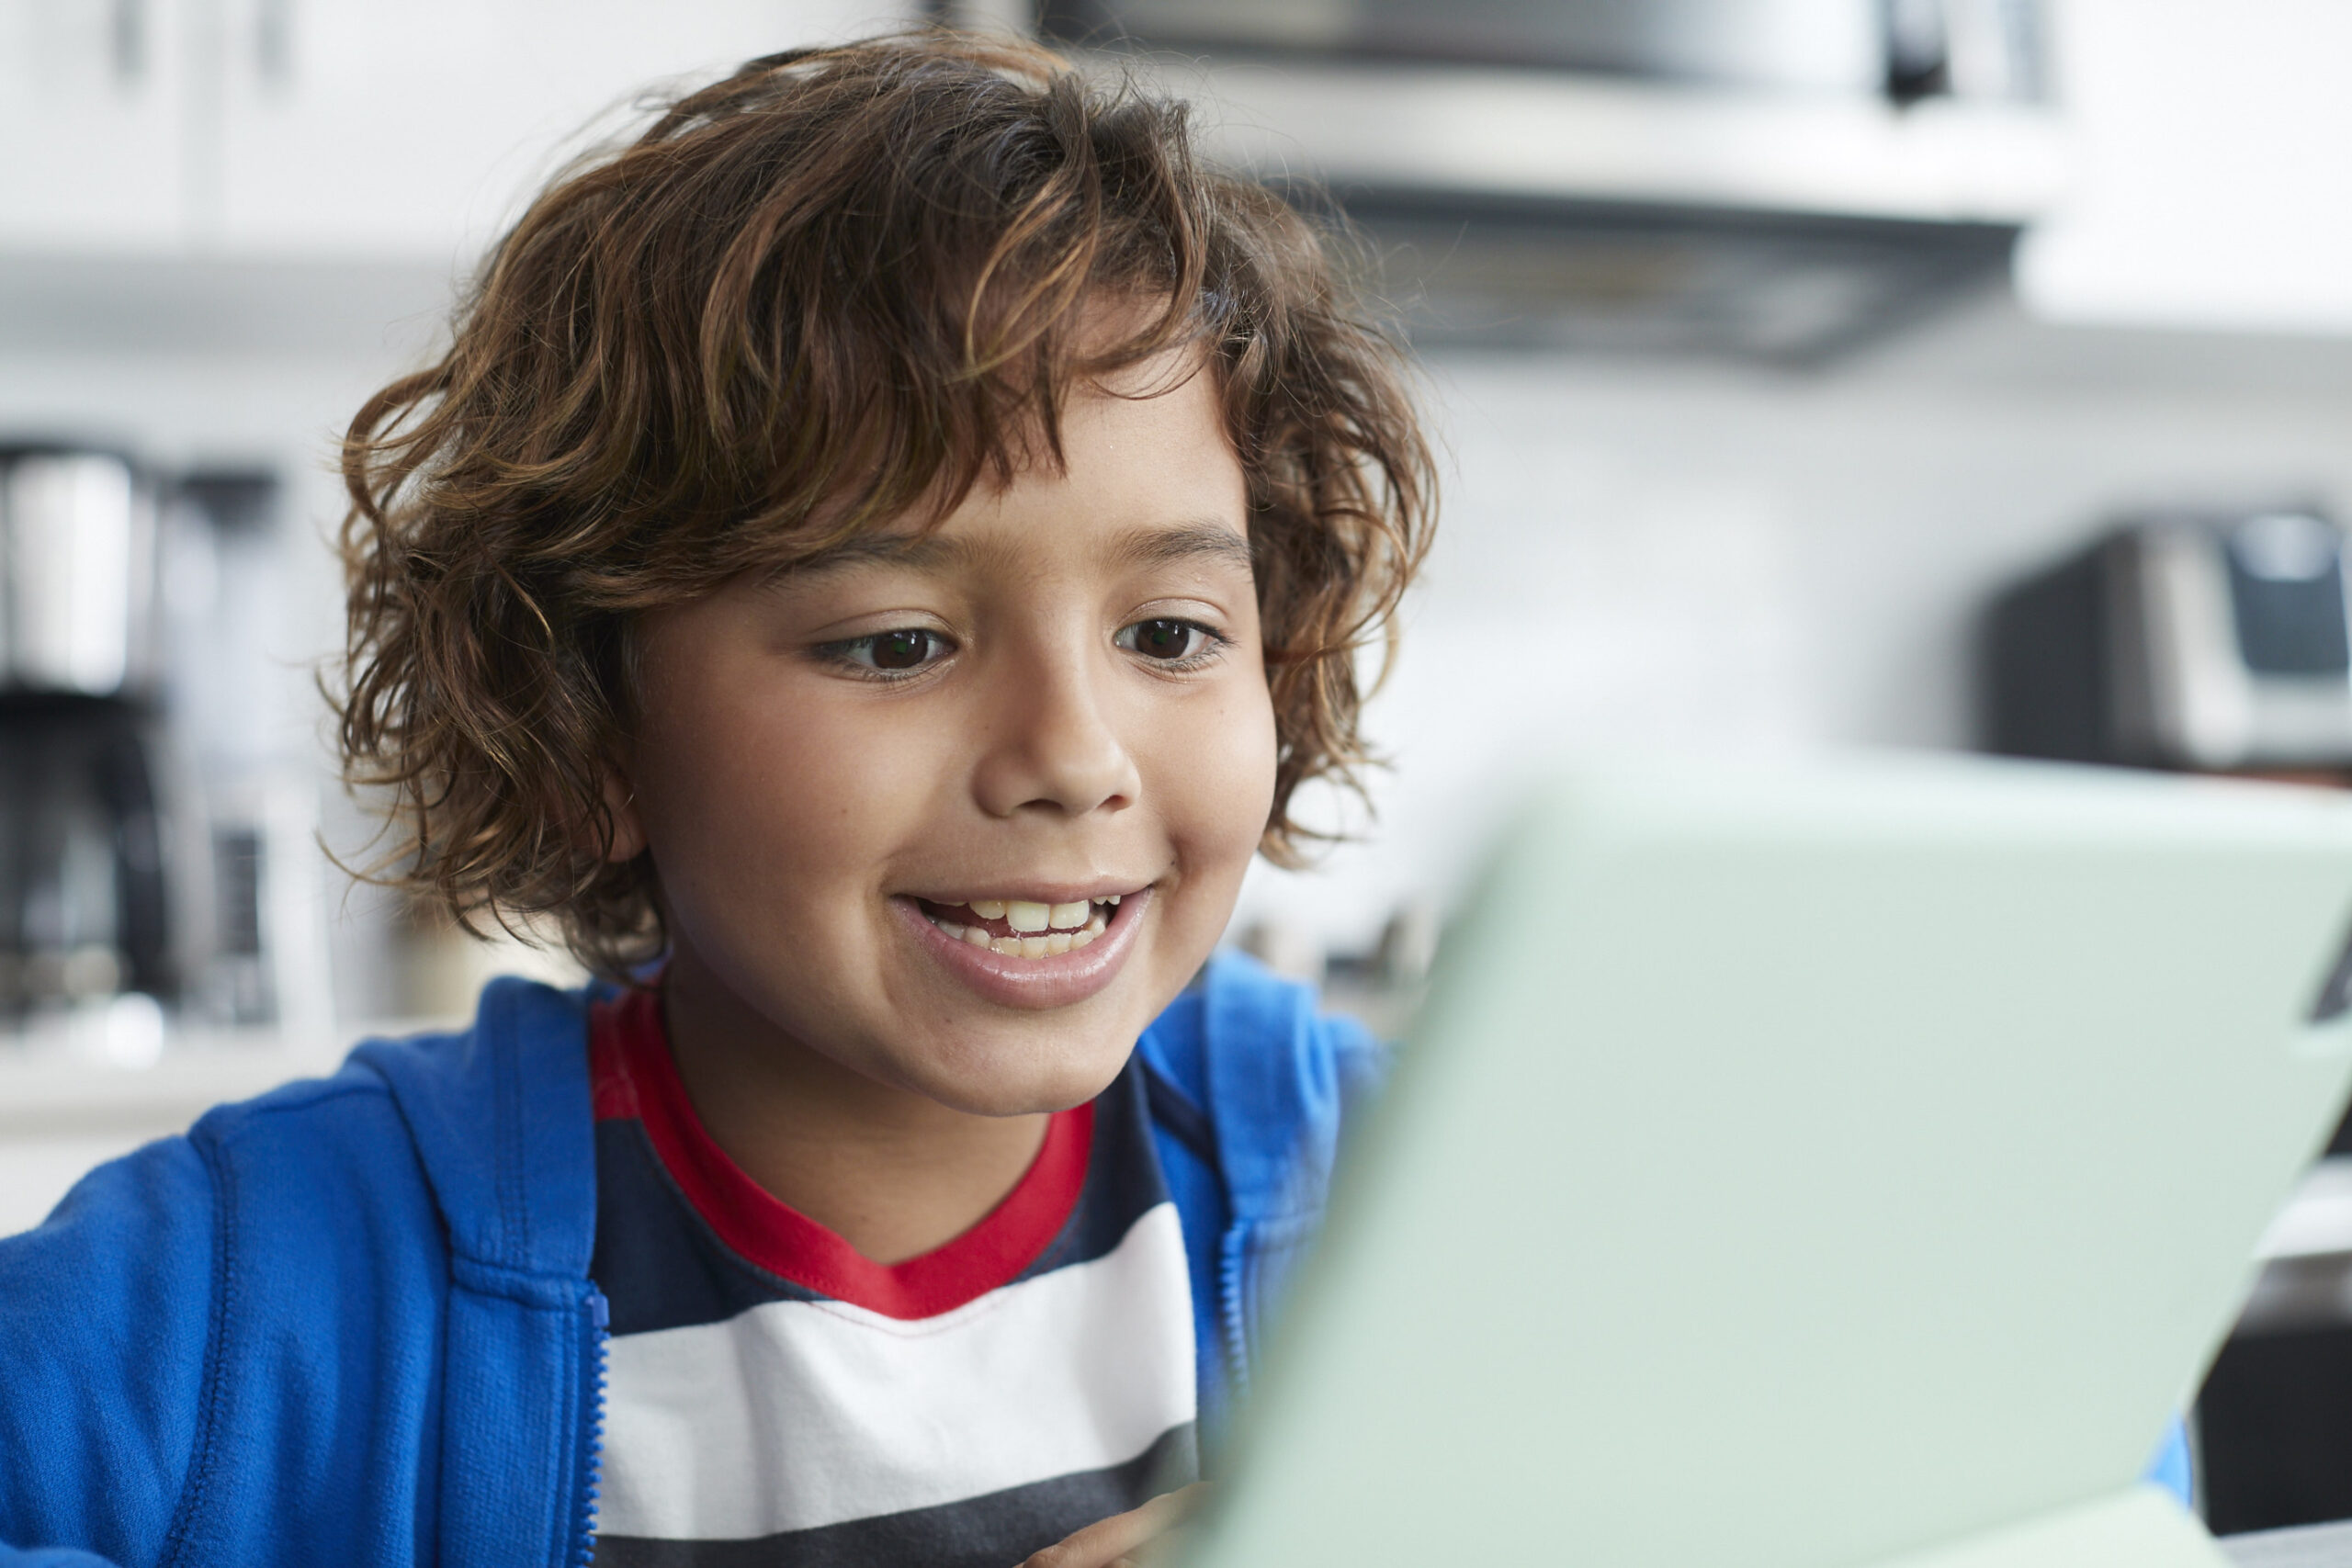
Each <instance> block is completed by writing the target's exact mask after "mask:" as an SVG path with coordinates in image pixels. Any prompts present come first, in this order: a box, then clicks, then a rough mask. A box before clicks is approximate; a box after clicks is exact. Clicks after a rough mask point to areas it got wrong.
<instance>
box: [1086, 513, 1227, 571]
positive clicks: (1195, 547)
mask: <svg viewBox="0 0 2352 1568" xmlns="http://www.w3.org/2000/svg"><path fill="white" fill-rule="evenodd" d="M1118 553H1119V555H1120V556H1121V557H1122V558H1125V560H1126V561H1127V562H1128V563H1129V564H1130V565H1134V566H1172V565H1174V564H1175V563H1176V562H1178V561H1183V560H1193V559H1197V558H1201V557H1204V556H1206V557H1209V558H1213V559H1216V560H1220V561H1222V562H1224V563H1225V564H1226V565H1227V566H1230V567H1233V568H1235V569H1236V570H1239V571H1241V572H1243V573H1244V574H1248V573H1250V572H1251V571H1253V570H1255V569H1256V564H1257V563H1256V558H1255V557H1254V556H1252V554H1251V553H1250V541H1249V539H1248V538H1247V537H1245V536H1242V535H1240V534H1237V533H1235V532H1234V531H1233V530H1232V529H1231V528H1229V527H1227V526H1226V525H1224V524H1222V523H1212V522H1208V521H1202V522H1197V523H1182V524H1179V525H1176V526H1175V527H1172V528H1137V529H1136V530H1135V531H1133V532H1132V533H1130V534H1128V535H1127V536H1125V538H1124V539H1123V540H1121V541H1120V544H1119V550H1118Z"/></svg>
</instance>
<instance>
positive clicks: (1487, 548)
mask: <svg viewBox="0 0 2352 1568" xmlns="http://www.w3.org/2000/svg"><path fill="white" fill-rule="evenodd" d="M1430 402H1431V407H1432V411H1433V413H1434V415H1435V417H1436V419H1437V421H1438V423H1439V424H1440V425H1441V427H1442V429H1443V430H1444V431H1445V433H1446V434H1447V436H1448V439H1449V442H1450V446H1451V448H1452V455H1451V463H1450V470H1451V471H1450V473H1449V476H1448V478H1449V483H1448V487H1447V490H1446V495H1445V507H1444V517H1443V522H1442V525H1441V529H1440V540H1439V545H1438V548H1437V550H1436V552H1435V554H1434V556H1433V558H1432V559H1431V561H1430V569H1429V573H1428V577H1427V580H1426V581H1425V583H1424V584H1423V586H1422V588H1421V590H1420V592H1419V594H1418V595H1417V597H1416V600H1415V603H1414V604H1413V605H1412V607H1411V610H1410V612H1409V615H1408V632H1407V637H1406V642H1405V649H1404V653H1403V657H1402V660H1401V661H1400V663H1399V665H1398V668H1397V672H1396V676H1395V679H1394V680H1393V681H1392V682H1391V684H1390V686H1389V688H1388V690H1387V691H1385V693H1384V694H1382V695H1381V696H1380V697H1379V698H1378V699H1377V700H1376V701H1375V703H1374V706H1373V709H1372V713H1371V728H1372V729H1373V731H1374V734H1375V735H1376V736H1377V737H1378V738H1379V739H1381V740H1382V742H1383V744H1384V746H1385V750H1387V751H1388V752H1389V753H1390V754H1391V755H1392V756H1393V757H1394V758H1395V760H1396V764H1397V765H1396V768H1395V770H1394V771H1393V773H1388V774H1386V775H1385V776H1382V777H1380V778H1378V779H1377V780H1376V781H1375V784H1376V788H1375V795H1376V798H1377V799H1378V800H1379V802H1380V805H1381V813H1382V819H1381V822H1380V824H1379V825H1378V828H1377V829H1376V831H1375V834H1374V837H1373V838H1372V840H1370V841H1369V842H1366V843H1363V844H1356V845H1350V846H1347V847H1345V848H1342V849H1340V850H1339V851H1337V852H1333V853H1332V854H1331V855H1330V856H1329V859H1328V861H1327V862H1326V864H1325V866H1324V868H1323V870H1322V871H1320V872H1319V873H1316V874H1306V875H1291V874H1276V873H1271V872H1266V871H1263V870H1261V873H1260V874H1258V875H1257V876H1256V877H1255V878H1254V879H1253V882H1252V884H1251V886H1250V889H1249V892H1248V894H1247V896H1246V899H1245V906H1244V911H1243V914H1242V917H1241V918H1242V919H1243V920H1244V921H1245V922H1246V921H1248V920H1250V919H1258V918H1264V917H1274V918H1279V919H1284V920H1288V921H1294V922H1298V923H1302V924H1304V925H1306V926H1307V927H1309V928H1311V929H1312V930H1314V931H1317V932H1319V933H1321V934H1322V936H1323V937H1324V939H1325V940H1326V942H1329V943H1331V944H1334V945H1336V946H1338V947H1340V948H1342V949H1345V948H1350V947H1355V946H1361V945H1363V944H1366V943H1368V942H1370V941H1371V940H1372V938H1373V936H1374V934H1375V933H1376V932H1377V931H1378V929H1379V926H1380V924H1381V923H1382V921H1383V920H1384V919H1385V917H1386V915H1387V913H1388V911H1389V910H1390V909H1391V908H1394V907H1395V906H1396V905H1397V902H1398V901H1400V900H1401V899H1404V898H1406V897H1414V896H1419V895H1430V896H1435V897H1439V898H1440V899H1441V900H1442V898H1443V897H1446V896H1448V895H1450V894H1451V893H1452V892H1453V890H1454V889H1455V888H1456V887H1457V886H1458V885H1459V882H1460V879H1461V877H1462V876H1463V875H1464V874H1465V872H1466V871H1467V869H1468V867H1469V866H1470V865H1471V864H1472V863H1474V862H1475V859H1476V852H1477V846H1478V845H1479V844H1480V843H1481V842H1482V841H1483V840H1484V839H1485V838H1486V836H1487V834H1488V833H1489V831H1490V830H1491V829H1492V827H1493V825H1494V819H1495V815H1496V813H1497V811H1498V809H1499V807H1501V805H1502V804H1503V803H1504V802H1505V801H1507V800H1508V799H1509V798H1510V793H1511V790H1512V788H1513V787H1514V783H1515V781H1516V780H1517V779H1519V778H1520V777H1522V776H1523V775H1524V773H1525V770H1526V767H1527V765H1528V763H1529V762H1530V761H1531V760H1532V758H1533V757H1534V756H1536V755H1538V754H1540V753H1541V752H1543V751H1544V750H1549V749H1555V748H1561V747H1608V746H1614V745H1627V744H1639V745H1654V744H1666V745H1672V746H1677V747H1685V746H1690V747H1702V748H1724V749H1732V750H1756V749H1770V748H1789V747H1797V746H1807V745H1815V744H1820V743H1862V744H1881V745H1900V746H1959V745H1964V744H1966V743H1968V741H1969V739H1970V738H1971V724H1972V720H1971V712H1970V701H1971V696H1970V691H1969V682H1968V668H1969V658H1968V647H1969V642H1968V633H1969V626H1970V621H1971V617H1972V615H1973V613H1974V611H1975V609H1976V607H1977V606H1978V604H1980V603H1981V602H1982V600H1983V599H1984V597H1985V595H1986V594H1987V593H1988V592H1990V591H1992V590H1993V589H1994V588H1995V587H1996V585H1998V584H1999V583H2001V582H2003V581H2007V579H2008V578H2010V577H2011V576H2013V575H2014V574H2017V573H2019V572H2021V571H2024V570H2029V569H2030V568H2032V567H2033V566H2035V565H2037V564H2039V563H2041V562H2042V561H2044V560H2046V559H2048V558H2052V556H2054V555H2055V554H2056V553H2058V552H2060V551H2063V550H2064V549H2066V548H2067V547H2070V546H2071V545H2073V544H2074V543H2075V542H2077V541H2078V540H2080V539H2082V538H2084V537H2086V536H2087V535H2088V534H2089V533H2090V532H2091V531H2093V530H2094V529H2095V528H2096V526H2097V525H2098V524H2099V522H2100V521H2101V520H2102V519H2104V518H2107V517H2109V516H2112V515H2114V514H2115V513H2118V512H2120V511H2122V510H2127V509H2130V508H2131V507H2134V506H2141V505H2147V504H2151V503H2163V502H2177V501H2181V500H2184V499H2205V500H2211V501H2217V502H2232V501H2235V500H2245V499H2251V500H2261V499H2266V498H2275V497H2279V496H2282V495H2283V496H2305V495H2317V496H2319V497H2322V498H2325V499H2331V500H2333V501H2335V502H2337V503H2338V505H2339V506H2340V507H2352V344H2325V343H2308V342H2296V341H2290V340H2284V339H2277V340H2261V339H2254V338H2243V337H2229V336H2221V335H2199V334H2188V333H2168V334H2157V333H2131V332H2121V331H2089V330H2069V329H2058V328H2052V327H2046V326H2037V325H2034V324H2032V323H2030V322H2029V321H2025V320H2023V319H2022V318H2021V317H2020V316H2019V315H2018V312H2017V310H2015V309H2014V308H2012V307H2011V306H2009V305H2008V304H2007V302H2006V301H2002V300H1996V299H1988V300H1985V301H1983V302H1981V303H1979V304H1977V305H1975V306H1973V307H1971V308H1969V309H1966V310H1962V311H1961V312H1959V313H1957V314H1955V315H1954V316H1952V317H1951V318H1950V319H1948V320H1946V321H1941V322H1939V323H1936V324H1935V325H1933V326H1932V327H1930V328H1929V329H1928V330H1927V331H1924V332H1922V333H1917V334H1915V335H1913V336H1912V337H1909V338H1906V339H1902V340H1897V341H1895V342H1894V343H1891V344H1886V345H1884V346H1883V347H1882V348H1880V349H1878V350H1876V351H1874V352H1872V353H1871V354H1868V355H1864V356H1863V357H1862V358H1860V359H1859V360H1857V361H1855V362H1852V363H1849V364H1847V365H1845V366H1841V367H1833V368H1832V369H1830V370H1828V371H1826V372H1822V373H1817V374H1806V375H1792V374H1782V373H1770V372H1761V371H1745V370H1738V369H1733V368H1725V367H1696V366H1687V365H1686V366H1668V365H1647V366H1644V365H1634V364H1626V363H1622V362H1621V363H1606V362H1591V361H1588V362H1575V361H1569V360H1566V359H1561V358H1556V357H1532V356H1530V357H1511V356H1501V355H1494V356H1479V357H1453V356H1449V357H1445V358H1442V359H1439V360H1438V361H1436V362H1435V363H1433V364H1432V365H1431V366H1430Z"/></svg>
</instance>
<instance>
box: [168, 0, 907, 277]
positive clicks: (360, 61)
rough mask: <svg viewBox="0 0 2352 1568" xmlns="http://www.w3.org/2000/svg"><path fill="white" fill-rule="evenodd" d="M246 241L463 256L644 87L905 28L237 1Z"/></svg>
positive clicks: (770, 10)
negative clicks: (804, 45)
mask: <svg viewBox="0 0 2352 1568" xmlns="http://www.w3.org/2000/svg"><path fill="white" fill-rule="evenodd" d="M224 6H225V9H224V17H225V27H224V47H223V51H222V53H223V59H224V63H225V74H224V82H225V92H224V102H223V106H222V120H223V132H222V137H221V153H222V159H221V173H220V185H219V202H218V206H217V209H216V210H214V211H212V212H209V213H207V214H205V215H203V218H202V220H201V221H202V222H203V223H204V224H205V225H207V226H209V228H210V229H212V230H213V231H215V232H216V233H217V235H218V237H219V239H220V241H221V242H222V243H224V244H225V245H226V246H227V247H228V248H229V249H231V250H232V251H238V252H248V253H250V252H262V253H277V254H289V253H290V254H304V253H309V254H318V253H329V254H334V253H341V254H368V255H372V256H399V257H411V258H419V259H429V260H433V261H435V262H438V261H442V260H447V261H450V262H452V263H455V264H458V265H462V264H463V263H464V262H465V261H466V260H467V259H469V257H470V256H471V255H472V254H474V252H475V251H477V250H478V249H479V247H480V246H481V243H483V242H484V241H485V240H487V239H488V238H489V237H491V236H492V235H493V234H495V233H496V232H497V231H498V230H499V229H500V228H501V227H503V224H504V223H505V222H506V221H507V220H511V219H512V218H513V216H514V215H515V212H516V210H518V209H519V206H520V204H521V203H522V202H523V201H524V200H526V199H527V197H528V196H529V194H530V193H531V191H532V190H534V189H535V188H537V186H538V185H540V184H541V183H542V182H544V180H545V179H546V177H547V176H548V174H549V173H551V172H552V171H553V170H554V169H555V168H557V167H559V166H560V164H561V163H562V162H563V160H564V159H565V158H566V157H567V156H569V155H570V154H571V152H576V151H578V150H579V149H580V148H581V147H582V146H583V145H585V144H586V142H587V140H588V138H586V137H585V136H583V134H582V133H583V131H585V130H587V129H588V128H589V127H590V125H591V122H592V121H593V122H594V123H595V124H597V125H599V126H601V127H602V128H604V130H605V131H606V132H607V133H609V131H610V130H612V129H614V128H615V127H616V126H618V125H621V124H623V123H626V119H627V117H626V115H625V113H624V112H623V111H624V110H625V109H626V108H627V107H628V104H629V103H630V102H631V101H632V100H633V99H634V98H635V97H636V96H638V95H640V94H642V93H644V92H645V91H646V90H647V89H648V88H657V87H660V86H662V85H665V84H673V83H676V82H679V81H701V80H705V79H707V78H709V77H711V76H713V75H715V74H717V73H719V72H721V71H723V70H725V69H726V68H728V67H729V66H732V65H733V64H735V63H737V62H740V61H741V60H744V59H746V58H749V57H751V56H753V55H757V54H763V53H766V52H768V51H773V50H777V49H784V48H788V47H791V46H793V45H795V44H801V43H808V42H813V41H818V40H821V39H831V38H840V37H846V36H852V35H854V34H855V33H858V32H861V31H865V30H869V29H871V28H876V27H878V26H887V25H892V24H895V23H897V22H899V21H900V20H902V19H903V18H904V17H905V15H906V12H905V9H904V8H903V6H901V5H900V4H899V0H683V3H671V4H662V5H656V4H650V3H648V0H401V4H400V5H397V6H391V5H386V4H383V3H382V0H224Z"/></svg>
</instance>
